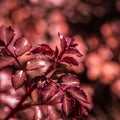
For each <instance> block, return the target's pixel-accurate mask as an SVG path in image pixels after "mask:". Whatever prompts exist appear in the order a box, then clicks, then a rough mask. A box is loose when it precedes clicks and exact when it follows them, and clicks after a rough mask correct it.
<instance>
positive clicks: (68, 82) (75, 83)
mask: <svg viewBox="0 0 120 120" xmlns="http://www.w3.org/2000/svg"><path fill="white" fill-rule="evenodd" d="M60 85H61V87H62V88H63V89H66V88H68V87H80V81H79V79H78V78H77V76H75V75H72V74H67V75H64V76H63V77H62V82H61V83H60Z"/></svg>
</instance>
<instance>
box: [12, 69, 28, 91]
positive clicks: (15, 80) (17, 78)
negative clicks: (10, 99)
mask: <svg viewBox="0 0 120 120" xmlns="http://www.w3.org/2000/svg"><path fill="white" fill-rule="evenodd" d="M25 79H26V75H25V72H24V71H23V70H18V71H16V73H15V74H14V75H13V77H12V85H13V87H14V88H15V89H18V88H20V87H21V86H22V85H23V83H24V81H25Z"/></svg>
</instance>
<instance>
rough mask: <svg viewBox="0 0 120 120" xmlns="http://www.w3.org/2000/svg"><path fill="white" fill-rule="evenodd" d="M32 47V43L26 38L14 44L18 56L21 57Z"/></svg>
mask: <svg viewBox="0 0 120 120" xmlns="http://www.w3.org/2000/svg"><path fill="white" fill-rule="evenodd" d="M31 47H32V45H31V43H30V41H29V40H28V39H26V38H25V37H21V38H19V39H17V40H16V41H15V43H14V48H15V53H16V55H17V56H21V55H23V54H24V53H26V52H27V51H28V50H30V48H31Z"/></svg>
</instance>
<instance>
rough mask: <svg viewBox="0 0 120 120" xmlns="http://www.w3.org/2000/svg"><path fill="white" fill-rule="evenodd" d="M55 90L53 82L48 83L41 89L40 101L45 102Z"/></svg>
mask: <svg viewBox="0 0 120 120" xmlns="http://www.w3.org/2000/svg"><path fill="white" fill-rule="evenodd" d="M56 92H57V86H56V84H55V83H53V82H50V83H48V84H47V85H46V86H45V87H44V88H43V89H42V91H41V93H40V94H41V97H42V102H47V101H48V100H49V99H50V98H51V97H52V96H54V95H55V94H56Z"/></svg>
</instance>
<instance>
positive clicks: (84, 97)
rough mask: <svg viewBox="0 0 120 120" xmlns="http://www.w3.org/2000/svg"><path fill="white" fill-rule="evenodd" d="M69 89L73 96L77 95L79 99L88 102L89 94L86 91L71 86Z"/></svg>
mask: <svg viewBox="0 0 120 120" xmlns="http://www.w3.org/2000/svg"><path fill="white" fill-rule="evenodd" d="M67 91H68V92H69V93H70V94H71V95H72V96H73V97H75V98H76V99H77V100H78V101H83V102H85V103H88V101H87V95H86V93H85V92H84V91H83V90H82V89H81V88H78V87H70V88H68V89H67Z"/></svg>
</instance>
